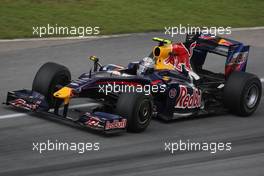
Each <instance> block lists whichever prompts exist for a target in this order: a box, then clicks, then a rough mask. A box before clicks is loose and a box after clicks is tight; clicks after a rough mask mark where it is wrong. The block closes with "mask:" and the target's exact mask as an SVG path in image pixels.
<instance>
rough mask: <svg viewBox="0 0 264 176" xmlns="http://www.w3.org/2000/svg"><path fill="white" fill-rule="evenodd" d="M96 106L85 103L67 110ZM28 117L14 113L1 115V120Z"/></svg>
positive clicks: (24, 114)
mask: <svg viewBox="0 0 264 176" xmlns="http://www.w3.org/2000/svg"><path fill="white" fill-rule="evenodd" d="M95 105H98V103H85V104H78V105H72V106H70V107H69V109H74V108H83V107H88V106H95ZM26 115H28V114H27V113H15V114H7V115H1V116H0V120H1V119H10V118H17V117H23V116H26Z"/></svg>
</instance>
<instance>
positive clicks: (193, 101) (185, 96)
mask: <svg viewBox="0 0 264 176" xmlns="http://www.w3.org/2000/svg"><path fill="white" fill-rule="evenodd" d="M201 98H202V93H201V91H200V90H198V89H197V88H193V93H192V94H189V93H188V90H187V87H185V86H180V93H179V97H178V98H177V100H176V105H175V108H182V109H185V108H188V109H193V108H198V107H201Z"/></svg>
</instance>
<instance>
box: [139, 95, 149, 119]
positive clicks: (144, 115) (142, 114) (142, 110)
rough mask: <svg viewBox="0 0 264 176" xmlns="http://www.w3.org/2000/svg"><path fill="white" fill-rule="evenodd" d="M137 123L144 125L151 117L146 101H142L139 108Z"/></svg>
mask: <svg viewBox="0 0 264 176" xmlns="http://www.w3.org/2000/svg"><path fill="white" fill-rule="evenodd" d="M138 116H139V123H140V124H145V123H146V122H147V121H148V120H149V118H150V116H151V106H150V103H149V102H148V101H146V100H145V101H143V102H142V103H141V105H140V107H139V114H138Z"/></svg>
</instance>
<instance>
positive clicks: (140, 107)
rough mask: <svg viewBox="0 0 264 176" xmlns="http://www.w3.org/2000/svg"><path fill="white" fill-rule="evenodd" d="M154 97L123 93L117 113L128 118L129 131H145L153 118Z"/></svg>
mask: <svg viewBox="0 0 264 176" xmlns="http://www.w3.org/2000/svg"><path fill="white" fill-rule="evenodd" d="M152 112H153V103H152V97H151V96H147V95H144V94H139V93H123V94H121V95H120V96H119V98H118V101H117V104H116V113H117V114H119V115H121V116H122V117H124V118H127V124H128V125H127V130H128V131H130V132H142V131H144V130H145V129H146V128H147V127H148V125H149V123H150V121H151V117H152Z"/></svg>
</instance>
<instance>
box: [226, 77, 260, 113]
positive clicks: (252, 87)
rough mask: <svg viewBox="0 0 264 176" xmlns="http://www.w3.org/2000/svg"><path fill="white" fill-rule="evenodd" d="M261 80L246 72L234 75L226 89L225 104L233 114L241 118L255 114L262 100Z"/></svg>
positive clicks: (227, 83)
mask: <svg viewBox="0 0 264 176" xmlns="http://www.w3.org/2000/svg"><path fill="white" fill-rule="evenodd" d="M261 93H262V86H261V82H260V80H259V78H258V77H257V76H256V75H254V74H250V73H246V72H234V73H232V74H231V75H230V76H229V78H228V80H227V82H226V85H225V87H224V103H225V106H226V107H227V108H228V109H229V110H231V112H233V113H235V114H237V115H240V116H249V115H251V114H252V113H254V112H255V111H256V109H257V107H258V104H259V102H260V99H261Z"/></svg>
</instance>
